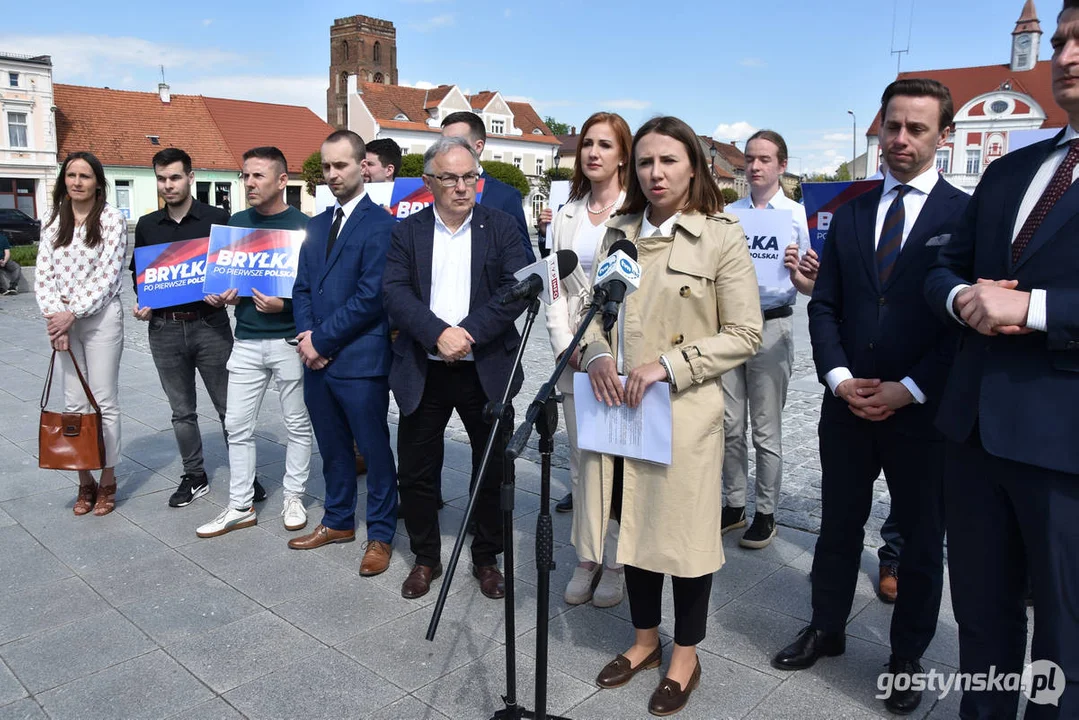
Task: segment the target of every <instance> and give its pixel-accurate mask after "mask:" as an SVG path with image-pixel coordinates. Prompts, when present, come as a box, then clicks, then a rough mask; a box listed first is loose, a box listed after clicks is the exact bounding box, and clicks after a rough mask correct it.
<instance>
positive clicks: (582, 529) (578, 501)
mask: <svg viewBox="0 0 1079 720" xmlns="http://www.w3.org/2000/svg"><path fill="white" fill-rule="evenodd" d="M562 414H563V415H564V416H565V420H566V434H567V435H569V476H570V482H571V489H572V490H573V525H572V528H571V530H570V542H571V543H572V544H573V546H574V547H575V548H576V549H577V559H578V560H580V561H582V562H594V563H601V562H603V555H606V556H607V565H608V566H609V567H613V568H618V567H621V565H619V564H618V563H617V562H616V561H615V558H616V557H617V552H618V521H616V520H614V519H613V518H612V519H610V520H608V521H607V535H606V537H604V538H602V539H599V536H600V533H599V532H597V531H596V529H597V528H598V527H599V523H600V522H601V521H602V516H603V488H602V487H600V485H599V482H598V480H597V482H596V483H594V484H585V483H582V482H581V481H580V471H579V468H580V462H581V449H580V448H579V447H578V446H577V413H576V405H575V404H574V401H573V393H569V392H563V393H562Z"/></svg>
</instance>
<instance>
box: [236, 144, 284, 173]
mask: <svg viewBox="0 0 1079 720" xmlns="http://www.w3.org/2000/svg"><path fill="white" fill-rule="evenodd" d="M251 158H256V159H258V160H269V161H270V162H272V163H276V165H277V174H278V175H287V174H288V160H286V159H285V153H283V152H281V150H280V149H278V148H276V147H274V146H273V145H263V146H262V147H255V148H251V149H250V150H248V151H247V152H245V153H244V155H243V159H244V162H247V161H248V160H250V159H251Z"/></svg>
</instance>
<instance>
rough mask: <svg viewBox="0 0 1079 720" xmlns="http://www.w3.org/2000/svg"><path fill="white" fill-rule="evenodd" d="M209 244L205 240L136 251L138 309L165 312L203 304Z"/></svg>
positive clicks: (165, 244) (146, 247)
mask: <svg viewBox="0 0 1079 720" xmlns="http://www.w3.org/2000/svg"><path fill="white" fill-rule="evenodd" d="M209 241H210V238H208V237H204V238H196V239H194V240H180V241H178V242H171V243H162V244H160V245H147V246H145V247H138V248H135V282H136V285H137V288H136V289H137V292H138V295H139V307H144V308H155V309H156V308H166V307H172V306H173V305H183V304H184V303H190V302H197V301H199V300H202V298H203V296H204V295H205V293H204V292H203V289H202V285H203V282H204V281H205V280H206V248H207V246H208V244H209Z"/></svg>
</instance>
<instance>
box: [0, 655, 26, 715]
mask: <svg viewBox="0 0 1079 720" xmlns="http://www.w3.org/2000/svg"><path fill="white" fill-rule="evenodd" d="M29 694H30V693H28V692H27V691H26V688H25V687H23V685H22V683H20V682H19V680H18V679H17V678H16V677H15V676H14V675H13V674H12V673H11V671H10V670H8V668H7V666H6V665H4V664H3V663H0V705H7V704H9V703H13V702H15V701H16V700H21V699H22V698H25V697H28V696H29Z"/></svg>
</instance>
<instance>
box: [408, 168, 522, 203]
mask: <svg viewBox="0 0 1079 720" xmlns="http://www.w3.org/2000/svg"><path fill="white" fill-rule="evenodd" d="M402 164H404V163H402ZM480 164H481V165H483V171H484V172H485V173H488V174H489V175H490V176H491V177H493V178H494V179H495V180H501V181H502V182H504V183H506V184H507V185H509V186H510V187H514V188H517V192H519V193H521V197H528V193H530V192H532V187H531V186H530V185H529V184H528V178H526V177H525V174H524V173H523V172H521V169H520V168H518V167H515V166H513V165H510V164H509V163H504V162H498V161H497V160H486V161H484V162H482V163H480Z"/></svg>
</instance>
